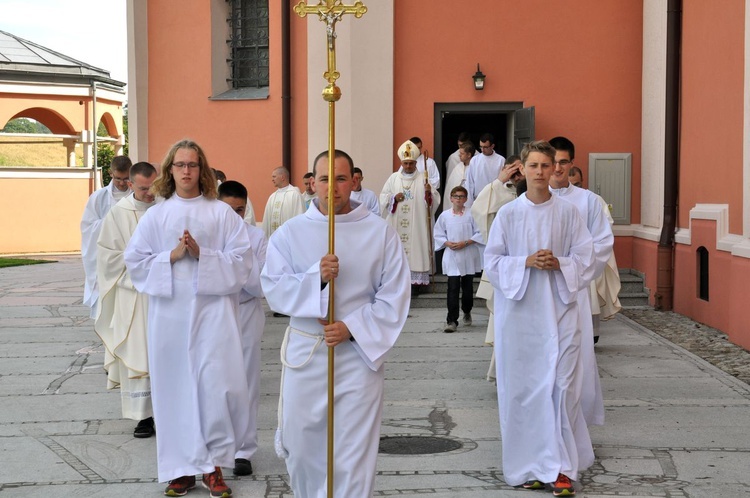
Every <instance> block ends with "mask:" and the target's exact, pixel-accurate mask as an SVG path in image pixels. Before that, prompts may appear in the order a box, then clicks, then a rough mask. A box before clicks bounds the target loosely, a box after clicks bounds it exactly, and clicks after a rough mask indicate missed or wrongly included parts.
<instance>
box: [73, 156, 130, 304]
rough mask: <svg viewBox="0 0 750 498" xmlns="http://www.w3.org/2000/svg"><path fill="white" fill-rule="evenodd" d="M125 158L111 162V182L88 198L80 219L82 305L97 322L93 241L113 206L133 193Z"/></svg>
mask: <svg viewBox="0 0 750 498" xmlns="http://www.w3.org/2000/svg"><path fill="white" fill-rule="evenodd" d="M132 164H133V163H132V162H131V161H130V158H129V157H128V156H117V157H115V158H114V159H112V163H111V164H110V166H109V172H110V173H111V175H112V181H110V182H109V184H108V185H107V186H106V187H104V188H101V189H99V190H97V191H96V192H94V193H93V194H91V196H90V197H89V200H88V201H87V202H86V207H85V209H84V210H83V217H82V218H81V260H82V262H83V272H84V273H85V275H86V280H85V282H84V286H83V304H85V305H86V306H88V307H89V308H91V318H96V306H97V301H98V300H99V289H98V287H97V285H96V241H97V240H98V239H99V232H100V231H101V229H102V222H103V221H104V217H105V216H107V213H109V210H110V209H112V206H114V205H115V204H117V203H118V202H120V200H121V199H124V198H125V197H127V196H128V195H130V193H131V192H132V191H131V190H130V186H129V184H128V180H130V176H129V174H130V166H132Z"/></svg>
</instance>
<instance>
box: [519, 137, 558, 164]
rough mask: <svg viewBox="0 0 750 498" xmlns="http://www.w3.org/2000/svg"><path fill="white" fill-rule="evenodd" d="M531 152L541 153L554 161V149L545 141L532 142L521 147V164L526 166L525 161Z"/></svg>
mask: <svg viewBox="0 0 750 498" xmlns="http://www.w3.org/2000/svg"><path fill="white" fill-rule="evenodd" d="M532 152H541V153H542V154H544V155H545V156H548V157H551V158H552V161H554V160H555V148H554V147H552V146H551V145H550V144H549V142H547V141H546V140H534V141H533V142H529V143H527V144H526V145H524V146H523V149H522V150H521V162H522V163H523V164H526V160H527V159H528V158H529V154H531V153H532Z"/></svg>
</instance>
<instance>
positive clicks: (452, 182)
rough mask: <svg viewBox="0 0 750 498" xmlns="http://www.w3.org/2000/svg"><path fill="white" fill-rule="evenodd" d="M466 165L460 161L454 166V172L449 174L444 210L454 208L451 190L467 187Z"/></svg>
mask: <svg viewBox="0 0 750 498" xmlns="http://www.w3.org/2000/svg"><path fill="white" fill-rule="evenodd" d="M466 169H467V168H466V166H465V165H464V163H462V162H460V161H459V163H458V164H457V165H456V166H455V167H454V168H453V172H452V173H451V174H450V175H448V179H447V180H446V181H445V201H446V202H445V203H444V204H443V211H447V210H449V209H453V204H451V203H450V198H451V191H452V190H453V189H454V188H456V187H459V186H461V187H466Z"/></svg>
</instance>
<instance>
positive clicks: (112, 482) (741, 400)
mask: <svg viewBox="0 0 750 498" xmlns="http://www.w3.org/2000/svg"><path fill="white" fill-rule="evenodd" d="M82 282H83V271H82V267H81V261H80V258H79V257H75V256H66V257H61V258H58V262H57V263H52V264H45V265H36V266H28V267H16V268H6V269H0V497H5V496H8V497H11V496H30V497H37V496H44V497H54V498H56V497H99V496H101V497H104V496H107V497H112V496H115V497H130V496H160V495H161V493H162V490H163V485H162V484H159V483H157V481H156V451H155V440H154V439H153V438H152V439H145V440H144V439H134V438H133V437H132V431H133V427H134V422H133V421H129V420H122V419H120V402H119V396H118V392H116V391H107V390H106V389H105V385H106V377H105V374H104V372H103V370H102V362H103V350H102V346H101V343H100V342H99V340H98V338H97V336H96V335H95V334H94V331H93V323H92V321H91V320H90V319H89V318H88V309H87V308H85V307H83V306H82V305H81V294H82ZM474 315H475V318H474V325H473V326H472V327H469V328H466V327H460V328H459V331H458V333H455V334H445V333H443V332H442V325H443V320H444V319H445V316H444V311H443V310H441V309H419V310H412V313H411V316H410V318H409V321H408V323H407V326H406V329H405V330H404V331H403V333H402V335H401V338H400V339H399V342H398V344H397V347H396V349H395V350H394V352H393V354H392V355H391V357H390V360H389V361H388V363H387V367H386V394H385V410H384V416H383V427H382V434H383V435H384V436H412V437H421V438H423V437H425V436H433V437H437V438H440V440H442V441H447V442H448V443H452V444H453V446H454V447H456V448H455V449H452V450H451V451H447V452H443V453H431V454H416V455H403V454H382V453H381V456H380V459H379V462H378V478H377V483H376V489H377V492H376V496H400V497H416V496H430V497H434V498H457V497H459V498H463V497H465V498H489V497H493V498H494V497H523V496H547V495H549V496H551V494H549V493H545V492H539V491H525V490H519V489H513V488H511V487H509V486H507V485H506V484H505V483H504V481H503V478H502V469H501V466H500V434H499V427H498V421H497V400H496V394H495V388H494V386H493V385H492V384H490V383H488V382H487V381H486V380H485V375H486V372H487V367H488V365H489V356H490V349H489V348H488V347H486V346H484V345H483V339H484V332H485V328H486V325H487V315H486V310H476V312H475V313H474ZM284 328H285V321H284V319H282V318H273V317H271V316H270V314H269V317H268V319H267V326H266V330H265V335H264V340H263V371H262V374H263V379H262V399H261V408H260V410H261V414H260V427H259V428H260V450H259V453H258V455H257V456H256V458H255V459H254V461H253V466H254V468H255V475H253V476H250V477H244V478H234V477H232V476H231V471H227V472H225V473H226V474H228V484H229V485H230V486H231V487H232V488H233V490H234V496H236V497H274V498H282V497H283V498H287V497H291V496H292V494H291V492H290V490H289V488H288V486H287V484H286V474H285V472H286V469H285V466H284V463H283V461H282V460H279V459H277V458H276V456H275V454H274V451H273V433H274V430H275V425H276V405H277V401H278V389H279V376H280V372H281V365H280V362H279V358H278V349H279V346H280V344H281V339H282V334H283V330H284ZM597 357H598V361H599V370H600V374H601V377H602V386H603V390H604V397H605V408H606V413H607V422H606V425H605V426H603V427H594V428H592V431H591V434H592V440H593V442H594V446H595V452H596V456H597V461H596V463H595V465H594V466H593V467H592V468H591V469H589V470H588V471H586V472H584V473H583V475H582V479H581V483H580V484H581V485H582V487H583V488H582V491H581V492H580V493H579V495H578V496H585V497H600V496H601V497H603V496H613V495H614V496H640V497H644V496H659V497H670V498H672V497H691V498H692V497H719V496H722V497H736V496H750V470H749V469H750V430H749V428H750V409H748V408H749V407H750V406H749V405H750V386H748V385H747V384H745V383H743V382H741V381H739V380H737V379H735V378H734V377H732V376H730V375H728V374H726V373H724V372H722V371H720V370H719V369H717V368H715V367H713V366H712V365H710V364H709V363H706V362H705V361H703V360H701V359H699V358H698V357H697V356H694V355H693V354H691V353H688V352H687V351H686V350H684V349H682V348H680V347H678V346H676V345H674V344H672V343H670V342H668V341H667V340H665V339H663V338H662V337H660V336H658V335H656V334H654V333H652V332H651V331H649V330H647V329H645V328H643V327H641V326H639V325H637V324H636V323H635V322H632V321H630V320H628V319H627V318H625V317H621V316H619V317H617V318H616V319H614V320H611V321H609V322H606V323H605V324H604V325H603V333H602V339H601V341H600V343H599V345H597ZM531 361H533V360H531ZM420 440H422V439H417V441H420ZM324 456H325V455H324V449H323V450H321V452H320V454H319V455H311V458H313V457H314V458H324ZM206 494H207V492H205V491H204V490H202V489H196V490H195V491H191V492H190V494H189V495H188V496H203V495H206ZM346 498H363V497H346Z"/></svg>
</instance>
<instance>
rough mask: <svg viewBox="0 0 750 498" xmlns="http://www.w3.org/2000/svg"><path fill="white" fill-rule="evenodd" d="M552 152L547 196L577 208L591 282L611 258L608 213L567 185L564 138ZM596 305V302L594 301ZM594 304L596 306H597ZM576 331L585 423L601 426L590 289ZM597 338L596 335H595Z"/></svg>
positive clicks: (569, 160) (568, 151)
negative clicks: (588, 244) (590, 248)
mask: <svg viewBox="0 0 750 498" xmlns="http://www.w3.org/2000/svg"><path fill="white" fill-rule="evenodd" d="M550 144H552V146H553V147H554V148H555V170H554V171H553V173H552V176H551V177H550V180H549V188H550V192H552V194H553V195H555V196H559V197H561V198H563V199H565V200H566V201H568V202H570V203H571V204H573V205H574V206H575V207H576V208H578V212H579V213H580V214H581V216H582V217H583V220H584V221H585V222H586V228H588V231H589V233H590V234H591V237H592V238H593V239H594V261H593V262H592V270H591V271H593V275H594V276H593V278H592V280H594V279H596V278H598V277H599V276H600V275H602V273H603V272H604V268H605V267H606V266H607V262H608V261H609V259H610V257H611V256H612V252H613V246H614V243H615V237H614V235H613V233H612V226H611V222H610V220H611V218H610V217H609V209H608V208H607V206H606V203H605V202H604V200H603V199H602V198H601V197H599V196H598V195H596V194H595V193H593V192H591V191H590V190H586V189H582V188H578V187H576V186H575V185H573V184H571V183H570V176H569V172H570V168H571V167H572V166H573V159H574V158H575V145H573V142H571V141H570V140H568V139H567V138H565V137H555V138H553V139H551V140H550ZM597 301H598V298H597ZM597 304H598V302H597ZM578 312H579V327H580V329H581V334H582V337H581V358H582V362H583V371H584V374H583V395H582V396H581V406H582V407H583V415H584V417H586V423H588V424H589V425H603V424H604V399H603V397H602V387H601V383H600V380H599V368H598V367H597V364H596V355H595V353H594V335H595V333H594V323H593V318H592V314H591V313H592V309H591V289H590V288H587V289H585V290H584V291H582V292H581V293H580V294H579V296H578ZM597 335H598V333H597Z"/></svg>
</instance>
